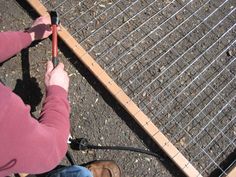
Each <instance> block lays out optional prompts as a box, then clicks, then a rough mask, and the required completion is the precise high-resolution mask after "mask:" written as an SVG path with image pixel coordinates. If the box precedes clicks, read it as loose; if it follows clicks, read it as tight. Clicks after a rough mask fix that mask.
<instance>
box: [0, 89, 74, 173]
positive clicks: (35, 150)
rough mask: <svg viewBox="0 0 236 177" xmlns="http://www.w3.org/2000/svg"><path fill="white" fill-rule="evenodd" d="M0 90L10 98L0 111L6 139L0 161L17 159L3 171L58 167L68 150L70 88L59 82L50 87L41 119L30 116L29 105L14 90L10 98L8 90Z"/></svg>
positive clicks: (11, 171)
mask: <svg viewBox="0 0 236 177" xmlns="http://www.w3.org/2000/svg"><path fill="white" fill-rule="evenodd" d="M0 90H1V88H0ZM1 92H2V93H4V92H5V93H4V95H5V99H7V100H10V101H7V104H8V105H7V106H4V105H5V103H6V102H4V103H3V104H2V105H3V109H2V112H1V113H0V122H1V129H0V138H1V141H2V143H3V144H2V145H3V146H2V148H0V156H1V159H0V164H7V163H8V162H10V161H12V160H15V165H14V166H13V167H11V168H8V169H7V170H5V171H3V175H9V174H12V173H16V172H17V173H30V174H39V173H44V172H47V171H50V170H51V169H53V168H54V167H56V166H57V165H58V164H59V163H60V161H61V160H62V159H63V157H64V156H65V154H66V151H67V138H68V136H69V128H70V125H69V111H70V108H69V103H68V99H67V92H66V91H65V90H64V89H63V88H61V87H59V86H50V87H49V88H48V89H47V96H46V99H45V101H44V106H43V110H42V114H41V119H40V121H37V120H35V119H33V118H32V117H31V115H30V108H29V106H26V105H24V103H23V102H22V100H21V99H20V98H19V97H18V96H16V95H15V94H13V93H11V94H10V98H6V95H8V94H6V91H4V90H1ZM0 96H2V95H1V93H0ZM3 98H4V96H3ZM0 105H1V101H0ZM4 114H5V116H4ZM0 176H1V171H0Z"/></svg>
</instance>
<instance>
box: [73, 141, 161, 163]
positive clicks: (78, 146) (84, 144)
mask: <svg viewBox="0 0 236 177" xmlns="http://www.w3.org/2000/svg"><path fill="white" fill-rule="evenodd" d="M70 141H71V144H70V146H71V148H72V149H74V150H86V149H109V150H122V151H132V152H138V153H142V154H147V155H151V156H154V157H157V158H158V159H159V160H161V161H164V159H163V158H162V157H161V156H160V155H158V154H157V153H154V152H151V151H148V150H144V149H140V148H135V147H125V146H96V145H92V144H89V142H88V140H87V139H85V138H79V139H71V140H70Z"/></svg>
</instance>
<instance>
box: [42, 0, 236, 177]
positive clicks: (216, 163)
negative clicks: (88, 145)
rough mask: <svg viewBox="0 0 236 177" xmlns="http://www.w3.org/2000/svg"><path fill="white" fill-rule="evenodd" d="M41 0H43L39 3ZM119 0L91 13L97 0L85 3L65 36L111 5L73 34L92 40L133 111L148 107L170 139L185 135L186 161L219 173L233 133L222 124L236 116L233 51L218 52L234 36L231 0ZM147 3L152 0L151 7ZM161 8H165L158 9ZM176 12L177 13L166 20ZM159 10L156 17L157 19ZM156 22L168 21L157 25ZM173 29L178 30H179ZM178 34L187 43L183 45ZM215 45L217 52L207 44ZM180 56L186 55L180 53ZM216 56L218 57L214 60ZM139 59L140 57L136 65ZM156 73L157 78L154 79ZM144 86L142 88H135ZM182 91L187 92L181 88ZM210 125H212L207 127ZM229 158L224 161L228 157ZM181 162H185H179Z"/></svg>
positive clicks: (203, 171) (224, 171)
mask: <svg viewBox="0 0 236 177" xmlns="http://www.w3.org/2000/svg"><path fill="white" fill-rule="evenodd" d="M48 2H49V1H45V2H44V4H45V5H47V4H48ZM122 2H123V0H118V1H116V2H113V3H112V4H109V6H108V7H104V10H103V11H101V12H99V13H96V16H93V15H91V14H89V12H90V11H91V10H96V5H97V4H93V5H92V6H90V7H88V8H87V9H86V10H85V11H84V12H82V13H81V14H80V15H78V16H76V17H75V18H73V20H71V21H69V22H68V25H67V26H66V27H67V28H68V29H69V30H70V28H73V29H75V32H73V36H74V37H76V36H79V35H81V34H83V33H82V32H83V31H86V29H88V28H92V27H93V26H92V24H93V23H94V22H95V21H96V20H98V19H99V18H100V17H101V16H103V15H105V14H108V15H109V13H108V12H109V11H114V12H113V13H112V14H113V15H111V16H109V17H108V18H107V19H106V21H104V23H102V25H100V26H99V27H96V26H94V27H93V30H92V31H87V32H86V34H84V35H83V36H81V37H80V36H79V37H80V41H79V42H81V44H82V45H86V43H88V44H89V41H90V40H95V41H96V42H95V43H93V45H92V46H90V47H89V49H88V53H90V54H91V55H93V53H94V52H97V54H96V55H95V56H97V57H96V61H97V62H99V63H103V64H104V69H105V70H106V71H107V72H108V73H109V74H111V75H112V79H113V80H114V81H117V82H118V83H120V86H121V87H122V88H123V90H124V91H126V93H127V94H128V95H129V96H130V97H131V98H132V100H133V101H134V102H136V103H137V104H138V106H139V108H140V110H141V111H143V112H144V113H146V114H147V115H151V116H150V118H151V120H152V121H153V122H154V123H158V124H159V125H160V126H159V129H160V131H162V132H164V133H167V134H168V136H169V140H170V142H172V143H174V144H176V145H178V144H177V142H178V141H180V139H181V137H182V136H183V137H184V138H186V139H189V140H188V141H187V142H186V143H184V144H183V145H181V146H180V147H178V149H179V153H183V154H184V155H186V156H187V154H186V151H188V153H189V154H190V156H191V154H195V153H197V154H196V155H195V156H193V157H192V158H189V159H188V160H189V163H196V162H197V161H199V164H200V165H201V166H202V168H200V166H199V167H198V166H197V169H198V171H199V172H200V173H201V174H202V175H203V176H207V175H209V174H210V173H211V171H209V170H212V168H213V167H214V168H215V169H219V170H220V173H221V174H219V175H226V174H227V170H228V168H230V167H228V168H226V169H223V167H221V165H220V162H221V160H223V159H222V158H221V156H222V154H225V153H226V152H227V151H228V148H229V147H231V148H235V147H236V145H235V137H232V135H231V134H228V133H227V131H229V132H232V131H233V130H232V128H231V127H230V126H231V125H233V124H235V117H236V116H235V114H236V108H235V104H234V101H235V99H236V96H235V88H234V87H235V78H236V77H235V71H234V70H232V68H234V66H235V59H236V58H235V55H234V54H230V55H229V54H228V56H226V54H227V52H228V51H229V50H231V49H233V48H234V46H235V43H236V40H235V38H236V36H235V33H234V32H235V25H236V23H235V18H234V17H235V16H236V13H235V9H236V8H235V6H234V3H233V0H224V1H220V0H204V1H197V0H188V1H179V0H172V1H169V2H165V3H164V2H159V1H156V0H150V1H148V0H147V1H145V4H142V3H140V2H141V0H133V1H130V2H129V3H127V4H126V5H125V6H124V7H123V8H120V7H119V6H118V4H119V3H122ZM80 3H81V2H80ZM139 3H140V4H139ZM65 4H67V1H66V0H63V1H61V2H60V3H59V4H58V5H57V6H55V7H54V9H58V8H59V7H61V6H63V5H65ZM137 4H139V5H141V6H142V8H138V10H137V9H135V8H134V7H135V5H137ZM160 4H161V5H160ZM79 5H80V4H79V3H78V4H76V5H75V6H73V7H72V8H71V9H69V10H68V11H66V12H63V13H62V16H63V17H64V18H66V14H68V13H70V12H73V11H74V10H75V7H77V6H79ZM155 5H156V6H158V7H159V8H158V9H157V8H156V6H155ZM149 8H150V9H152V10H153V12H150V14H149V16H148V17H145V18H146V19H142V20H141V21H138V22H137V23H136V22H135V19H136V18H138V17H140V18H142V15H143V14H144V13H145V12H147V11H148V10H149ZM155 8H156V9H155ZM194 8H195V9H194ZM130 10H132V11H133V13H132V14H131V15H129V14H127V13H128V12H129V11H130ZM165 13H167V15H164V14H165ZM179 14H183V15H182V18H181V20H179V21H178V20H174V18H177V17H176V16H178V15H179ZM219 14H220V15H219ZM85 16H88V17H89V21H88V19H87V20H86V18H85ZM123 16H129V18H128V19H127V20H125V21H123V23H121V24H120V23H119V25H117V27H116V28H115V29H114V30H111V29H109V25H112V23H114V22H116V21H115V20H118V19H120V18H122V17H123ZM202 16H203V17H202ZM159 17H161V18H160V20H159ZM216 17H217V18H216ZM83 18H85V19H83ZM156 19H158V20H156ZM80 20H84V21H88V22H87V24H85V25H83V26H82V27H80V28H78V26H76V25H74V24H75V22H76V23H78V22H79V21H80ZM131 22H132V24H133V25H135V27H134V28H132V29H131V30H128V32H127V33H126V34H125V35H120V36H121V38H117V34H118V35H119V33H121V32H122V30H123V29H124V28H125V27H126V25H128V24H130V23H131ZM153 22H155V24H154V23H153ZM152 23H153V24H152ZM211 23H212V24H211ZM188 24H191V25H189V26H190V27H189V28H186V29H184V26H186V25H188ZM210 24H211V25H210ZM150 25H153V26H150ZM163 26H164V27H168V28H166V29H165V31H164V30H163V29H162V28H163ZM222 26H223V28H222ZM103 30H105V31H106V33H105V35H104V36H102V37H100V36H99V35H100V33H101V32H102V31H103ZM180 31H181V32H180ZM159 32H160V33H159ZM162 33H163V34H162ZM175 33H176V34H177V33H178V34H179V36H178V35H175ZM195 33H196V34H198V36H195V38H194V39H192V38H191V35H192V34H195ZM135 34H140V36H139V37H138V39H134V41H132V42H131V40H132V39H133V37H134V35H135ZM118 37H119V36H118ZM171 37H173V41H172V40H169V39H170V38H171ZM174 37H175V38H174ZM98 39H99V40H98ZM110 39H112V41H115V42H113V43H111V44H107V43H106V42H108V43H109V40H110ZM126 41H128V42H130V43H131V44H130V45H128V47H126V43H125V42H126ZM185 41H186V44H185V45H188V46H187V47H186V46H184V42H185ZM148 42H149V43H148ZM168 42H169V43H168ZM143 44H146V45H148V47H147V46H144V49H143V50H141V51H138V50H139V49H140V46H141V47H142V45H143ZM103 45H104V46H103ZM100 46H103V47H100ZM161 47H162V48H161ZM181 47H182V48H181ZM160 49H162V51H161V52H159V50H160ZM217 49H218V50H217ZM118 50H120V51H118ZM215 50H217V52H214V51H215ZM137 51H138V52H137ZM116 52H118V53H116ZM135 52H137V54H136V53H135ZM158 52H159V53H158ZM212 52H214V53H212ZM231 53H232V52H231ZM188 56H190V57H191V58H190V59H188V60H186V57H188ZM148 57H150V58H148ZM169 57H170V58H169ZM147 58H148V60H147ZM168 58H169V59H168ZM131 59H132V60H131ZM222 59H224V60H223V61H222ZM145 60H147V61H145ZM200 61H202V62H200ZM141 62H144V63H146V64H145V65H143V66H142V67H137V66H138V64H140V63H141ZM163 63H164V64H163ZM159 64H160V65H161V64H163V66H165V67H164V69H162V70H161V72H160V73H157V71H156V70H155V69H154V68H155V66H156V65H159ZM135 67H136V69H137V68H139V69H138V70H137V72H134V71H136V70H132V68H135ZM215 67H216V68H215ZM113 68H118V69H113ZM151 71H152V72H154V74H153V76H151V78H147V76H148V73H149V72H151ZM187 72H191V74H190V76H191V77H189V78H188V79H186V81H184V82H185V83H184V84H178V82H179V81H181V79H182V78H184V77H185V75H186V73H187ZM209 74H211V75H209ZM208 75H209V76H208ZM206 76H207V77H206ZM145 77H146V78H145ZM225 77H227V78H225ZM162 78H164V80H165V82H162V83H161V82H160V80H161V79H162ZM167 78H168V79H167ZM218 80H219V81H218ZM221 80H223V81H221ZM199 83H200V84H199ZM214 84H215V85H214ZM191 89H193V90H191ZM229 91H230V92H229ZM144 92H146V93H147V94H148V96H145V95H144V96H143V94H144ZM208 92H209V93H208ZM185 93H188V94H189V96H188V95H185ZM117 94H119V93H117ZM190 94H192V95H190ZM183 98H184V99H185V100H183V103H179V101H178V100H179V99H180V100H181V99H183ZM201 100H202V102H201ZM177 103H178V104H177ZM156 105H158V107H156ZM176 105H177V106H176ZM150 107H154V109H150ZM191 109H192V110H191ZM227 109H230V114H232V118H230V117H227V115H226V114H225V113H224V111H225V110H227ZM156 110H158V111H156ZM138 113H139V112H137V113H136V114H138ZM167 113H170V117H167V116H165V115H166V114H167ZM185 115H186V119H185V118H184V120H183V121H182V120H181V119H182V117H183V116H185ZM218 119H226V120H228V119H230V120H229V121H227V123H226V124H223V123H222V124H223V126H221V124H220V123H219V122H217V120H218ZM195 122H197V123H199V124H200V125H202V127H201V128H199V129H197V130H196V131H195V132H193V130H191V129H190V130H189V129H188V127H191V126H192V125H194V123H195ZM147 124H148V122H147ZM172 128H174V130H172ZM211 128H212V130H211ZM227 129H229V130H227ZM213 132H215V133H214V134H213ZM156 133H158V132H156ZM212 134H213V135H212ZM153 136H155V134H154V135H153ZM203 137H208V141H207V142H205V140H206V139H205V138H203ZM219 138H220V139H222V142H223V144H218V142H217V139H219ZM224 143H225V144H224ZM215 144H217V147H219V150H218V151H216V152H214V155H211V154H210V153H209V152H208V151H209V148H211V147H213V146H214V145H215ZM167 145H168V144H165V145H164V146H167ZM203 145H204V146H203ZM191 146H194V147H195V149H196V152H189V147H191ZM227 153H229V152H227ZM227 153H226V154H227ZM176 155H178V154H176ZM202 156H203V157H204V158H206V161H208V162H209V163H208V164H207V163H206V162H204V161H203V160H202V159H201V157H202ZM187 157H188V156H187ZM234 163H235V162H232V163H231V165H233V164H234ZM184 168H187V165H186V167H184Z"/></svg>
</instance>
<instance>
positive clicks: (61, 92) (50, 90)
mask: <svg viewBox="0 0 236 177" xmlns="http://www.w3.org/2000/svg"><path fill="white" fill-rule="evenodd" d="M46 92H47V96H51V95H53V96H59V97H65V98H67V96H68V93H67V91H66V90H65V89H64V88H62V87H60V86H58V85H51V86H49V87H47V90H46Z"/></svg>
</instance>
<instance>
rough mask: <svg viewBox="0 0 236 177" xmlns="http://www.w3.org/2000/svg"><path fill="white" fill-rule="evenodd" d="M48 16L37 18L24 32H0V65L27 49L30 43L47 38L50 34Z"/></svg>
mask: <svg viewBox="0 0 236 177" xmlns="http://www.w3.org/2000/svg"><path fill="white" fill-rule="evenodd" d="M50 24H51V20H50V17H49V16H44V17H39V18H37V19H36V20H35V21H34V23H33V25H32V26H31V28H30V29H29V30H28V31H26V32H23V31H8V32H0V63H1V62H4V61H5V60H7V59H8V58H10V57H12V56H13V55H15V54H17V53H18V52H20V51H21V50H22V49H24V48H26V47H28V46H29V45H30V44H31V42H32V41H35V40H39V39H44V38H47V37H48V36H49V35H50V34H51V33H52V32H51V28H50Z"/></svg>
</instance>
